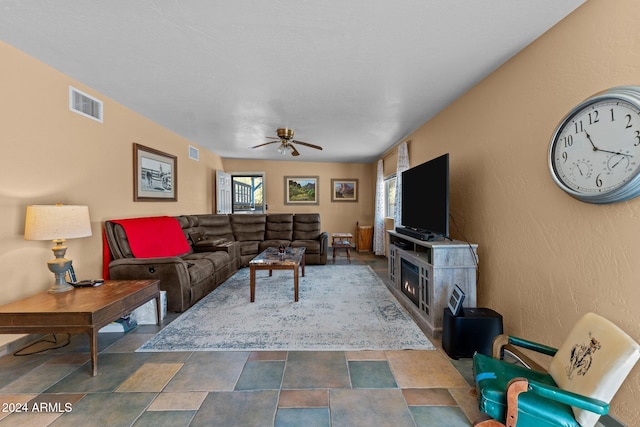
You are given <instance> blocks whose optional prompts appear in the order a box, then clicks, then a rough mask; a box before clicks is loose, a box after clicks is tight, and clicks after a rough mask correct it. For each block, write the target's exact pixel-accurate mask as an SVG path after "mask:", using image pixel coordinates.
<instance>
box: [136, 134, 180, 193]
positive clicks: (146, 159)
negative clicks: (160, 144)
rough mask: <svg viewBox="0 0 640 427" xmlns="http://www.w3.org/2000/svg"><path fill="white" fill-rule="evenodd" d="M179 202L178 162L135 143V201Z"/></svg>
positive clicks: (167, 155) (171, 157) (160, 152)
mask: <svg viewBox="0 0 640 427" xmlns="http://www.w3.org/2000/svg"><path fill="white" fill-rule="evenodd" d="M177 200H178V160H177V158H176V156H172V155H171V154H167V153H163V152H162V151H158V150H155V149H153V148H149V147H145V146H144V145H140V144H136V143H133V201H135V202H145V201H150V202H157V201H160V202H175V201H177Z"/></svg>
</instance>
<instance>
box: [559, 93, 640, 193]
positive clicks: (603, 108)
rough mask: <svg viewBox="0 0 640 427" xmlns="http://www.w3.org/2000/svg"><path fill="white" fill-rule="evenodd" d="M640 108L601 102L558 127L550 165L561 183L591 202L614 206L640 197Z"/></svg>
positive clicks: (609, 99)
mask: <svg viewBox="0 0 640 427" xmlns="http://www.w3.org/2000/svg"><path fill="white" fill-rule="evenodd" d="M639 105H640V103H638V102H635V100H634V99H627V97H624V96H622V97H618V96H611V95H607V94H604V95H600V96H595V97H592V98H590V99H588V100H587V101H584V102H583V103H581V104H580V105H578V106H577V107H576V108H575V109H574V110H573V111H572V112H571V113H570V114H569V115H568V116H567V117H566V118H565V119H564V120H563V121H562V122H561V123H560V125H559V126H558V128H557V130H556V132H555V133H554V137H553V139H552V141H551V147H550V150H549V163H550V167H551V172H552V176H553V177H554V180H555V181H556V183H557V184H558V185H559V186H560V187H561V188H562V189H563V190H564V191H566V192H567V193H569V194H570V195H572V196H574V197H576V198H578V199H580V200H582V201H586V202H592V203H612V202H615V201H620V200H627V199H629V198H631V197H635V196H636V195H637V194H638V193H640V182H639V181H640V177H639V172H640V169H639V168H640V107H639Z"/></svg>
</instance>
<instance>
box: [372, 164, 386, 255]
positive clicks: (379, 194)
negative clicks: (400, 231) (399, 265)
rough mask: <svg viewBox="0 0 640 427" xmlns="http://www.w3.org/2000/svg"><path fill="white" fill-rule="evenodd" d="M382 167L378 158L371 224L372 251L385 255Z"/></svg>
mask: <svg viewBox="0 0 640 427" xmlns="http://www.w3.org/2000/svg"><path fill="white" fill-rule="evenodd" d="M383 174H384V169H383V163H382V159H380V160H378V177H377V178H376V212H375V224H374V226H373V253H374V254H376V255H385V233H386V230H385V229H384V228H385V227H384V207H385V199H384V176H383Z"/></svg>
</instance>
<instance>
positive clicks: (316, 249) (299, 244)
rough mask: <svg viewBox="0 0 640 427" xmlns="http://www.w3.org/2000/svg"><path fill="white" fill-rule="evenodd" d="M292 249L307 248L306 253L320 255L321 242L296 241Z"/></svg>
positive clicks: (292, 244)
mask: <svg viewBox="0 0 640 427" xmlns="http://www.w3.org/2000/svg"><path fill="white" fill-rule="evenodd" d="M291 247H292V248H307V250H306V251H304V252H305V253H306V254H319V253H320V241H319V240H294V241H292V242H291Z"/></svg>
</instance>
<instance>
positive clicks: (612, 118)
mask: <svg viewBox="0 0 640 427" xmlns="http://www.w3.org/2000/svg"><path fill="white" fill-rule="evenodd" d="M609 111H611V121H612V122H615V121H616V119H615V118H614V116H613V108H611V109H610V110H609Z"/></svg>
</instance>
